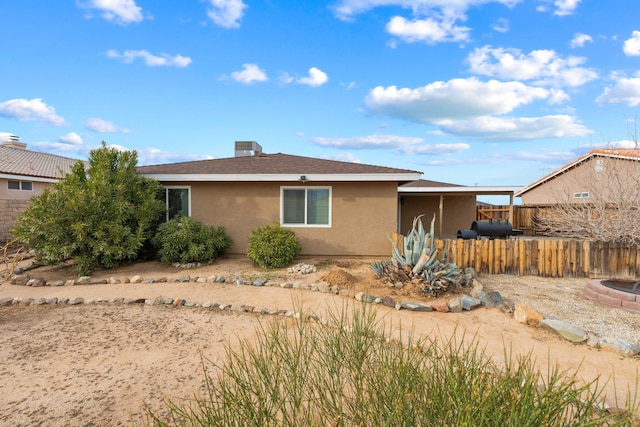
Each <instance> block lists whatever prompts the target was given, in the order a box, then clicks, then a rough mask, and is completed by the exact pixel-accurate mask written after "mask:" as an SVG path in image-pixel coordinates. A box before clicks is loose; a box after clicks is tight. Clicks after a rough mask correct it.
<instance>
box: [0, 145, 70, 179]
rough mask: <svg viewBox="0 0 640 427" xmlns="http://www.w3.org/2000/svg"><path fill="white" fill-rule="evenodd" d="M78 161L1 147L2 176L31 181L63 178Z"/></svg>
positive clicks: (0, 170) (0, 168)
mask: <svg viewBox="0 0 640 427" xmlns="http://www.w3.org/2000/svg"><path fill="white" fill-rule="evenodd" d="M77 161H78V160H77V159H72V158H69V157H62V156H56V155H54V154H47V153H40V152H37V151H31V150H26V149H23V148H14V147H7V146H4V145H0V174H2V175H11V176H16V177H17V176H25V177H29V178H31V179H38V178H41V179H46V180H57V179H60V178H63V177H64V176H65V175H66V174H67V173H68V172H69V171H70V170H71V167H72V166H73V165H74V164H75V163H76V162H77Z"/></svg>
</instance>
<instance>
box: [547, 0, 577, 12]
mask: <svg viewBox="0 0 640 427" xmlns="http://www.w3.org/2000/svg"><path fill="white" fill-rule="evenodd" d="M581 1H582V0H555V1H554V2H553V5H554V6H555V7H556V10H555V11H554V12H553V14H554V15H557V16H566V15H572V14H573V12H575V10H576V8H577V7H578V5H579V4H580V2H581Z"/></svg>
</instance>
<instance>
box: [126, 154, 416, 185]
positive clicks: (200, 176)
mask: <svg viewBox="0 0 640 427" xmlns="http://www.w3.org/2000/svg"><path fill="white" fill-rule="evenodd" d="M138 172H139V173H140V174H142V175H144V176H147V177H149V178H154V179H157V180H158V181H183V182H187V181H303V182H304V181H311V182H313V181H398V182H400V181H414V180H417V179H419V178H420V175H422V172H418V171H413V170H408V169H396V168H389V167H385V166H374V165H365V164H361V163H350V162H341V161H336V160H325V159H317V158H312V157H302V156H293V155H289V154H281V153H276V154H265V153H260V154H258V155H254V156H239V157H228V158H222V159H211V160H198V161H191V162H181V163H169V164H160V165H151V166H140V167H138Z"/></svg>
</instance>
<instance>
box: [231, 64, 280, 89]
mask: <svg viewBox="0 0 640 427" xmlns="http://www.w3.org/2000/svg"><path fill="white" fill-rule="evenodd" d="M222 78H223V79H224V78H226V77H224V76H223V77H222ZM231 78H232V79H233V80H235V81H237V82H239V83H244V84H251V83H254V82H266V81H267V80H269V78H268V77H267V73H265V72H264V70H261V69H260V67H258V66H257V65H256V64H242V71H234V72H233V73H231Z"/></svg>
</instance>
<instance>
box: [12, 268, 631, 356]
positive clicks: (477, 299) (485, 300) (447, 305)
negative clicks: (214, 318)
mask: <svg viewBox="0 0 640 427" xmlns="http://www.w3.org/2000/svg"><path fill="white" fill-rule="evenodd" d="M311 271H312V270H311ZM8 282H9V283H11V284H14V285H24V286H33V287H39V286H76V285H105V284H118V283H132V284H135V283H148V284H151V283H167V282H169V283H188V282H196V283H235V284H236V285H247V286H256V287H263V286H270V287H280V288H284V289H303V290H309V291H312V292H322V293H331V294H335V295H340V296H343V297H348V298H351V297H353V298H355V299H356V300H357V301H360V302H363V303H371V304H381V305H384V306H387V307H393V308H395V309H396V310H408V311H413V312H432V311H437V312H441V313H461V312H463V311H470V310H474V309H476V308H479V307H482V306H486V307H501V308H502V309H503V311H505V312H508V313H510V314H512V315H513V317H514V319H515V320H516V321H518V322H520V323H524V324H528V325H530V326H534V327H543V328H545V329H547V330H550V331H552V332H554V333H556V334H557V335H558V336H560V337H561V338H563V339H565V340H568V341H570V342H573V343H576V344H580V343H586V344H587V345H589V346H591V347H595V348H600V349H603V350H607V351H613V352H616V353H618V354H622V355H625V356H634V355H640V343H636V344H629V343H627V342H625V341H622V340H618V339H611V338H600V337H596V336H589V334H588V333H587V332H586V331H584V330H583V329H581V328H578V327H575V326H573V325H570V324H568V323H566V322H564V321H561V320H557V319H547V318H545V316H544V315H543V314H542V313H540V312H538V311H537V310H535V309H533V308H530V307H526V306H523V305H520V304H515V305H513V304H510V303H505V302H504V301H503V300H502V296H501V295H500V293H499V292H485V291H483V287H482V284H481V283H479V282H478V281H477V280H475V279H474V280H473V284H474V285H473V288H472V289H471V292H470V294H471V296H468V295H462V296H460V297H457V298H453V299H451V300H449V301H442V300H441V301H435V302H433V303H431V304H425V303H422V302H414V301H396V300H394V299H393V298H392V297H391V296H385V297H384V298H380V297H375V296H373V295H368V294H365V293H364V292H358V293H356V294H355V295H352V292H351V290H350V289H346V288H340V287H339V286H335V285H334V286H330V285H329V284H328V283H327V282H320V283H310V284H302V283H299V282H282V283H281V282H275V281H274V282H271V281H269V280H267V279H256V280H253V281H245V280H244V279H240V278H237V279H233V280H230V281H229V280H228V279H227V278H226V277H224V276H216V275H210V276H207V277H199V276H191V275H189V274H181V275H180V276H178V277H173V278H167V277H160V278H147V279H145V278H143V277H142V276H140V275H135V276H132V277H128V278H125V279H123V280H120V279H118V278H115V277H110V278H108V279H98V278H92V277H89V276H83V277H79V278H78V279H77V280H66V281H64V280H59V281H54V282H51V283H47V281H46V280H44V279H41V278H35V279H33V278H31V277H30V276H29V274H27V273H26V272H22V273H20V274H12V275H11V276H9V278H8ZM597 291H599V292H597ZM584 292H585V297H587V298H590V299H594V297H593V295H594V294H595V295H596V300H598V301H599V298H601V297H613V296H614V295H616V293H623V292H620V291H616V290H614V289H609V288H607V287H606V286H603V285H601V284H600V281H599V280H592V281H589V283H588V285H587V288H585V291H584ZM588 292H589V294H588ZM605 292H606V293H605ZM612 292H613V294H611V293H612ZM624 294H626V293H624ZM629 295H632V294H629ZM632 296H634V295H632ZM634 297H635V296H634ZM604 300H605V301H612V300H611V299H606V298H605V299H604ZM625 301H626V302H628V303H631V302H632V301H629V300H624V301H622V302H620V304H617V303H616V304H615V306H616V307H618V306H621V307H625V306H624V305H623V303H624V302H625ZM98 303H108V304H123V305H131V304H146V305H152V306H154V305H155V306H171V307H180V306H185V307H202V308H205V309H218V310H221V311H225V310H229V311H236V312H242V313H259V314H268V315H281V316H287V317H297V318H299V317H300V316H301V313H299V312H297V311H293V310H273V309H269V308H259V307H255V306H251V305H244V304H237V305H236V304H233V305H232V304H224V303H217V302H211V301H207V302H204V303H199V302H196V301H188V300H184V299H180V298H164V297H162V296H157V297H155V298H129V299H126V298H96V299H84V298H81V297H77V298H73V299H70V298H35V299H34V298H3V299H0V307H2V306H38V305H56V304H66V305H78V304H87V305H90V304H98ZM633 303H634V304H636V301H633ZM609 305H612V304H609ZM639 305H640V304H639ZM631 307H632V308H633V307H635V306H631ZM626 308H629V307H628V304H627V307H626ZM306 317H307V318H309V319H310V320H315V321H319V322H322V323H326V320H324V319H320V318H318V317H317V316H315V315H307V316H306Z"/></svg>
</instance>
